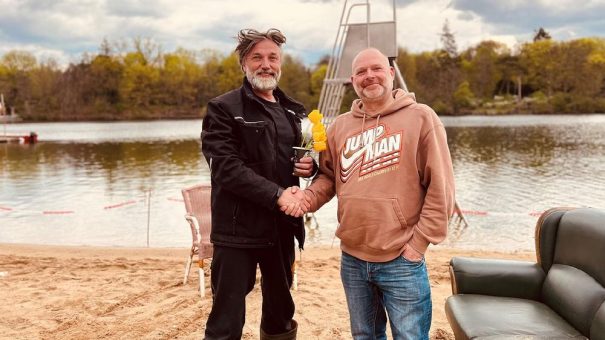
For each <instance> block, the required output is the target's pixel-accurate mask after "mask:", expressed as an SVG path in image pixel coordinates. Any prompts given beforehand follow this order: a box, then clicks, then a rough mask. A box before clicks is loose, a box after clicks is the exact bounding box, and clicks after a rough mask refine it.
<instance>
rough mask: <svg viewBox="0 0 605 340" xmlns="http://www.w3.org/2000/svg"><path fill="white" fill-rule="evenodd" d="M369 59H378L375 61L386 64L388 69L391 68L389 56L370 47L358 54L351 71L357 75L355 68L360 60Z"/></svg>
mask: <svg viewBox="0 0 605 340" xmlns="http://www.w3.org/2000/svg"><path fill="white" fill-rule="evenodd" d="M368 57H371V58H376V59H375V60H380V61H381V62H383V63H384V65H386V66H387V67H388V66H389V58H387V56H385V55H384V54H382V52H380V50H378V49H377V48H374V47H369V48H366V49H365V50H361V51H360V52H359V53H357V55H356V56H355V58H353V63H352V65H351V69H352V70H353V73H355V67H356V65H357V64H358V63H359V59H363V58H368Z"/></svg>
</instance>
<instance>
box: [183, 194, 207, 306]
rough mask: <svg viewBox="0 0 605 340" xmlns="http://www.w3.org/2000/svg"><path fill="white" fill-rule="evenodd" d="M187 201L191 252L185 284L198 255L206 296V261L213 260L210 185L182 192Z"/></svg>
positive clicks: (186, 268) (201, 282) (200, 274)
mask: <svg viewBox="0 0 605 340" xmlns="http://www.w3.org/2000/svg"><path fill="white" fill-rule="evenodd" d="M181 193H182V194H183V199H184V201H185V209H186V211H187V214H186V215H185V219H186V220H187V222H189V227H190V229H191V238H192V243H191V251H190V252H189V258H188V259H187V264H186V265H185V277H184V278H183V284H187V279H188V278H189V272H190V270H191V263H192V262H193V256H194V255H196V254H197V258H198V261H197V263H198V273H199V280H200V283H199V288H200V296H201V297H204V295H205V284H204V259H208V258H212V252H213V248H212V243H210V229H211V218H210V216H211V215H210V184H198V185H195V186H192V187H189V188H185V189H183V190H181Z"/></svg>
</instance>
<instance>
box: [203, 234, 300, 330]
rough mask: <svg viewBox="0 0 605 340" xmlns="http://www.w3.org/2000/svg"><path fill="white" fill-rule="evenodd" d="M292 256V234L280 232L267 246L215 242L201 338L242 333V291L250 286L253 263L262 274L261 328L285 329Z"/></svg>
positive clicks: (291, 309)
mask: <svg viewBox="0 0 605 340" xmlns="http://www.w3.org/2000/svg"><path fill="white" fill-rule="evenodd" d="M294 257H295V254H294V237H293V236H292V234H289V235H281V236H280V240H279V241H278V242H277V244H275V245H274V246H273V247H271V248H262V249H250V248H233V247H225V246H215V247H214V255H213V258H212V266H211V274H210V275H211V282H212V298H213V303H212V310H211V312H210V315H209V316H208V321H207V322H206V334H205V339H207V340H219V339H221V340H227V339H229V340H235V339H240V338H241V337H242V329H243V327H244V323H245V320H246V295H248V293H250V291H251V290H252V288H254V283H255V281H256V266H257V264H258V266H259V267H260V271H261V275H262V277H261V288H262V295H263V307H262V317H261V328H262V329H263V330H264V331H265V333H268V334H280V333H285V332H286V331H288V327H289V325H290V320H292V317H293V316H294V300H292V295H291V294H290V287H291V285H292V264H293V263H294Z"/></svg>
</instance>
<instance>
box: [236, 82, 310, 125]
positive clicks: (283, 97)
mask: <svg viewBox="0 0 605 340" xmlns="http://www.w3.org/2000/svg"><path fill="white" fill-rule="evenodd" d="M242 92H243V94H244V96H246V97H247V98H248V99H250V100H253V101H256V102H257V103H259V104H261V105H263V102H262V101H261V99H260V98H259V97H258V96H257V95H256V94H255V93H254V91H253V90H252V85H251V84H250V82H249V81H248V79H247V78H246V77H245V76H244V80H243V85H242ZM273 96H275V98H277V100H279V103H280V104H281V105H282V106H283V107H284V109H286V110H288V111H292V112H294V114H295V115H296V116H297V117H298V118H299V119H303V118H304V117H305V116H306V113H305V107H304V106H303V105H302V104H301V103H299V102H297V101H296V100H294V99H292V98H291V97H289V96H288V95H287V94H285V93H284V91H282V90H281V89H280V88H279V86H278V87H276V88H275V90H273Z"/></svg>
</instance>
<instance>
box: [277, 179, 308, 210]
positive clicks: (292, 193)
mask: <svg viewBox="0 0 605 340" xmlns="http://www.w3.org/2000/svg"><path fill="white" fill-rule="evenodd" d="M277 205H278V206H279V210H281V211H282V212H283V213H284V214H286V215H289V216H293V217H301V216H302V215H304V214H305V213H306V212H308V211H309V209H310V208H311V198H310V197H309V196H308V195H307V193H306V192H305V190H302V189H301V188H299V187H297V186H291V187H289V188H287V189H285V190H284V191H283V192H282V194H281V196H279V199H278V200H277Z"/></svg>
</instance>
